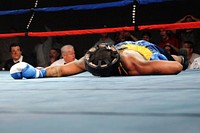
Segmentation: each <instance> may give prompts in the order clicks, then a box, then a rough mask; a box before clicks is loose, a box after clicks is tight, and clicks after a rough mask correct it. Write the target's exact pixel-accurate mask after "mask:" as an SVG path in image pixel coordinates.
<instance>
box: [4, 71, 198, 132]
mask: <svg viewBox="0 0 200 133" xmlns="http://www.w3.org/2000/svg"><path fill="white" fill-rule="evenodd" d="M0 75H1V82H0V86H1V87H0V88H1V89H0V92H1V93H0V129H1V132H2V133H11V132H16V131H17V132H19V133H27V132H28V133H35V132H37V133H47V132H48V133H55V132H59V133H66V132H70V133H80V132H82V133H94V132H95V133H99V132H101V133H122V132H125V133H156V132H162V133H172V132H181V133H188V132H189V133H197V132H198V131H199V130H200V127H199V123H200V106H199V105H200V98H199V97H200V93H199V86H200V79H199V78H198V77H199V75H200V71H197V70H187V71H182V72H181V73H179V74H178V75H162V76H130V77H107V78H99V77H94V76H92V75H91V74H90V73H88V72H84V73H81V74H78V75H74V76H69V77H61V78H42V79H29V80H27V79H23V80H13V79H12V78H11V77H10V75H9V72H0Z"/></svg>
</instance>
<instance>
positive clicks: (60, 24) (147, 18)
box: [0, 0, 200, 58]
mask: <svg viewBox="0 0 200 133" xmlns="http://www.w3.org/2000/svg"><path fill="white" fill-rule="evenodd" d="M112 1H116V0H92V1H88V0H41V1H40V0H39V3H38V8H41V7H58V6H70V5H81V4H92V3H104V2H112ZM34 3H35V0H1V2H0V10H1V11H3V10H17V9H30V8H32V7H34ZM187 14H191V15H193V16H195V17H197V18H200V9H199V4H198V0H174V1H170V2H162V3H152V4H146V5H139V6H137V14H136V22H137V25H150V24H163V23H174V22H176V21H177V20H179V19H181V18H182V17H184V16H185V15H187ZM31 15H32V14H31V13H28V14H20V15H6V16H0V25H1V26H0V33H9V32H10V29H11V28H12V27H14V28H16V29H17V31H18V32H25V31H26V26H27V24H28V21H29V19H30V17H31ZM44 25H46V26H48V27H49V28H50V29H51V30H52V31H60V30H75V29H87V28H89V29H93V28H102V27H103V25H107V27H121V26H132V25H133V24H132V5H130V6H125V7H116V8H107V9H97V10H86V11H72V10H67V11H62V12H48V13H35V16H34V18H33V21H32V23H31V25H30V28H29V31H45V29H44ZM141 32H142V31H133V32H132V34H135V35H136V36H137V37H138V38H140V35H141ZM151 32H152V35H153V41H154V42H157V41H159V39H160V38H159V35H158V31H156V30H151ZM110 36H111V37H112V38H113V39H114V36H115V34H114V33H113V34H110ZM98 37H99V35H97V34H94V35H81V36H65V37H64V42H65V43H70V44H72V45H74V46H75V48H76V52H77V58H80V57H81V56H82V55H83V54H84V52H85V50H87V49H88V48H89V47H91V46H92V45H93V44H94V43H95V42H96V41H98ZM37 41H38V38H36V37H20V42H21V43H22V44H23V47H24V53H25V54H29V53H30V51H31V49H32V48H33V47H34V44H36V43H37Z"/></svg>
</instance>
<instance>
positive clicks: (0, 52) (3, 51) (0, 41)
mask: <svg viewBox="0 0 200 133" xmlns="http://www.w3.org/2000/svg"><path fill="white" fill-rule="evenodd" d="M9 32H10V33H16V32H17V29H16V28H15V27H11V28H10V31H9ZM19 42H20V41H19V38H18V37H12V38H0V45H1V48H0V60H1V62H0V63H1V64H0V69H2V68H3V66H4V64H5V62H6V61H7V60H8V59H10V58H11V56H10V52H9V49H10V45H11V44H13V43H19Z"/></svg>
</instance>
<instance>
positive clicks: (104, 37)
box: [95, 25, 115, 45]
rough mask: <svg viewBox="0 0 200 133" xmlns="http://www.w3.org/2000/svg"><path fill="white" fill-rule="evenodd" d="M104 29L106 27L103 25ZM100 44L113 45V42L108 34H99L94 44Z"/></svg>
mask: <svg viewBox="0 0 200 133" xmlns="http://www.w3.org/2000/svg"><path fill="white" fill-rule="evenodd" d="M104 27H107V26H106V25H104ZM100 43H109V44H112V45H114V44H115V42H114V41H113V39H111V38H110V37H109V34H108V33H106V32H105V33H101V34H100V38H99V41H97V42H96V43H95V44H96V45H98V44H100Z"/></svg>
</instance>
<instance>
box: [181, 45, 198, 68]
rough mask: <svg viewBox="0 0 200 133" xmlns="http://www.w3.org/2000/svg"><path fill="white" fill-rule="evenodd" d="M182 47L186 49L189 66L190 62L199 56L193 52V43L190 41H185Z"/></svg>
mask: <svg viewBox="0 0 200 133" xmlns="http://www.w3.org/2000/svg"><path fill="white" fill-rule="evenodd" d="M183 48H184V49H185V50H186V51H187V58H188V63H189V65H188V68H190V65H191V64H192V62H193V61H194V59H195V58H197V57H200V55H199V54H197V53H194V52H193V51H194V49H193V43H192V42H191V41H185V42H184V43H183Z"/></svg>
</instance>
